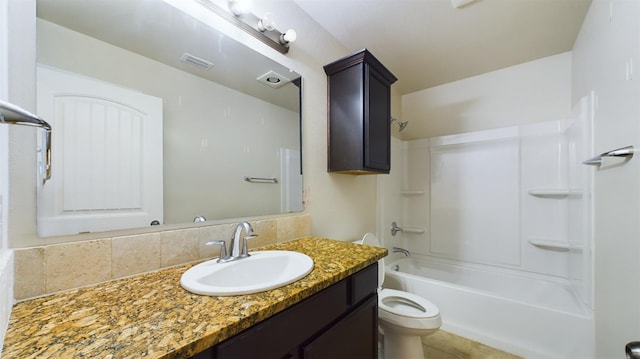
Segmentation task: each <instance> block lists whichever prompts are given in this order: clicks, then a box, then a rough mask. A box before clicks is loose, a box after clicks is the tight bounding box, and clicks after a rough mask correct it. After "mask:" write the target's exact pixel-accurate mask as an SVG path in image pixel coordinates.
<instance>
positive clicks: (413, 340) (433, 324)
mask: <svg viewBox="0 0 640 359" xmlns="http://www.w3.org/2000/svg"><path fill="white" fill-rule="evenodd" d="M361 243H362V244H366V245H370V246H377V247H380V242H378V239H377V238H376V237H375V236H374V235H373V234H371V233H367V234H365V235H364V237H363V238H362V241H361ZM383 281H384V259H381V260H380V261H378V324H379V327H380V331H381V332H382V334H383V336H384V358H385V359H413V358H416V359H423V358H424V351H423V349H422V339H421V337H423V336H425V335H429V334H431V333H433V332H435V331H436V330H438V329H439V328H440V325H441V324H442V319H441V318H440V310H438V307H436V306H435V305H434V304H433V303H431V302H429V301H428V300H426V299H425V298H422V297H420V296H418V295H415V294H413V293H409V292H405V291H401V290H395V289H386V288H382V282H383Z"/></svg>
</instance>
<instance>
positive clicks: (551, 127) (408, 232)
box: [378, 97, 595, 359]
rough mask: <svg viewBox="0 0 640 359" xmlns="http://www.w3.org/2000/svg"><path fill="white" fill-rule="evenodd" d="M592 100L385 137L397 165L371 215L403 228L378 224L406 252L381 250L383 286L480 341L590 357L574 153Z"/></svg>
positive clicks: (581, 186) (589, 295)
mask: <svg viewBox="0 0 640 359" xmlns="http://www.w3.org/2000/svg"><path fill="white" fill-rule="evenodd" d="M592 103H593V99H592V98H591V97H586V98H584V99H582V100H581V101H580V103H579V104H578V105H577V106H576V108H575V109H574V111H573V112H572V114H571V115H570V116H569V117H568V118H565V119H561V120H556V121H546V122H539V123H533V124H526V125H521V126H513V127H506V128H496V129H491V130H484V131H476V132H468V133H462V134H456V135H447V136H440V137H432V138H428V139H418V140H411V141H407V142H405V143H404V144H402V147H401V148H398V145H396V150H397V151H402V154H403V156H405V160H404V161H400V163H401V166H405V167H401V168H399V169H398V170H397V173H399V176H402V177H401V178H392V180H387V181H386V182H383V184H382V185H381V186H380V187H381V188H384V189H385V190H386V191H387V192H388V193H386V192H384V190H381V193H382V195H381V198H382V200H381V202H382V205H381V206H380V210H379V215H380V218H381V219H380V223H381V224H382V225H383V226H384V225H386V224H388V223H392V221H398V223H399V224H400V226H401V227H404V231H403V232H402V234H401V235H397V236H394V235H393V234H391V235H389V234H387V233H389V229H388V227H379V229H378V231H379V233H382V234H383V235H382V237H383V238H384V242H385V245H386V246H387V247H392V246H397V247H402V248H406V249H407V250H409V251H410V252H411V256H410V257H407V258H402V259H398V260H396V261H393V262H391V260H392V259H391V258H390V259H389V260H388V261H387V268H386V269H385V270H386V273H387V275H386V281H385V284H384V286H385V287H387V288H392V289H400V290H405V291H408V292H411V293H415V294H417V295H420V296H422V297H424V298H426V299H428V300H429V301H431V302H432V303H433V304H435V305H436V306H438V308H439V309H440V311H441V315H442V322H443V324H442V329H444V330H445V331H450V332H452V333H455V334H458V335H461V336H464V337H467V338H470V339H473V340H476V341H479V342H481V343H484V344H487V345H490V346H492V347H495V348H498V349H502V350H505V351H507V352H510V353H514V354H517V355H521V356H524V357H526V358H536V359H538V358H576V357H578V358H590V357H593V355H594V353H595V350H594V343H593V342H594V325H593V309H592V308H593V280H592V279H593V239H592V234H591V231H592V230H591V227H592V226H591V223H592V213H593V212H592V206H593V204H592V200H591V199H592V197H593V196H592V188H593V186H592V183H593V182H592V181H593V179H592V175H593V174H592V172H593V171H592V169H591V168H587V166H584V165H582V163H581V161H582V160H584V159H586V158H588V157H590V155H591V154H592V152H593V151H592V142H591V141H592V140H591V135H590V134H591V128H592V123H593V116H592V114H593V112H592V105H591V104H592ZM385 184H386V187H385ZM398 213H401V215H400V217H398ZM396 234H398V233H396ZM395 255H397V254H395Z"/></svg>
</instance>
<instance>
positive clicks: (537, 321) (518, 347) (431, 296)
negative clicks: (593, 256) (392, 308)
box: [384, 257, 595, 359]
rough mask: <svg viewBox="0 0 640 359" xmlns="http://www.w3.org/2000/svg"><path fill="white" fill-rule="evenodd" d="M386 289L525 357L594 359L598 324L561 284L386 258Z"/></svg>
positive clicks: (456, 329)
mask: <svg viewBox="0 0 640 359" xmlns="http://www.w3.org/2000/svg"><path fill="white" fill-rule="evenodd" d="M384 287H386V288H392V289H400V290H405V291H408V292H411V293H415V294H418V295H420V296H422V297H424V298H426V299H428V300H429V301H431V302H432V303H434V304H435V305H436V306H438V308H439V309H440V313H441V315H442V321H443V324H442V329H443V330H446V331H448V332H451V333H454V334H457V335H461V336H464V337H466V338H469V339H472V340H475V341H478V342H481V343H484V344H486V345H489V346H491V347H494V348H497V349H501V350H504V351H507V352H510V353H513V354H517V355H520V356H523V357H525V358H536V359H537V358H570V357H571V358H593V357H594V352H595V350H594V344H593V341H594V340H593V338H594V329H593V328H594V325H593V315H592V312H591V310H589V309H587V308H585V307H584V306H583V305H582V304H581V303H579V301H578V300H577V299H576V298H575V296H574V295H572V293H571V291H569V290H568V288H567V287H566V286H564V285H563V284H562V283H556V282H551V281H545V280H543V279H539V278H535V277H533V276H532V277H526V276H522V275H517V274H512V273H507V272H505V273H503V272H500V271H491V270H485V269H481V268H473V267H465V266H462V265H457V264H451V263H440V262H435V261H433V260H431V259H428V258H415V257H409V258H402V259H398V260H395V261H393V262H387V265H386V268H385V282H384Z"/></svg>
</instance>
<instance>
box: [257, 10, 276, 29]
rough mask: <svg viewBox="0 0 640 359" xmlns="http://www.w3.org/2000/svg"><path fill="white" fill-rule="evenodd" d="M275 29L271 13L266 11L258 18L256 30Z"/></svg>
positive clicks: (274, 20) (274, 21)
mask: <svg viewBox="0 0 640 359" xmlns="http://www.w3.org/2000/svg"><path fill="white" fill-rule="evenodd" d="M275 29H276V19H275V17H274V16H273V14H272V13H270V12H268V13H266V14H264V16H262V18H260V20H258V30H260V31H262V32H265V31H273V30H275Z"/></svg>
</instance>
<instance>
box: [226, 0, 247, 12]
mask: <svg viewBox="0 0 640 359" xmlns="http://www.w3.org/2000/svg"><path fill="white" fill-rule="evenodd" d="M250 7H251V6H250V5H249V1H248V0H230V1H229V10H230V11H231V13H232V14H233V15H235V16H242V15H244V14H246V13H248V12H249V8H250Z"/></svg>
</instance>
